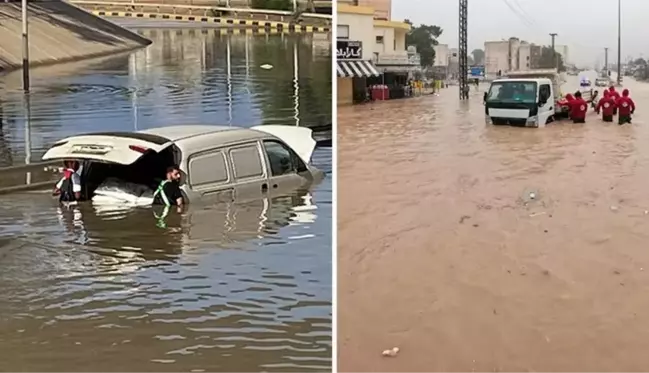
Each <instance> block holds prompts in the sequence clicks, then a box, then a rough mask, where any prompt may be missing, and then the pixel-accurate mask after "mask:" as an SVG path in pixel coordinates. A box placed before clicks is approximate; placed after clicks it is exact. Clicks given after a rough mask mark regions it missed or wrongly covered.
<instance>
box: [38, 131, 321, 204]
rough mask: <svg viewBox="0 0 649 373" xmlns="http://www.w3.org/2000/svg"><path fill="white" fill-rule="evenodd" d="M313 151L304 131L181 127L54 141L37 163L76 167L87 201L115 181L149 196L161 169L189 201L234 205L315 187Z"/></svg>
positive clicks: (309, 136) (318, 173)
mask: <svg viewBox="0 0 649 373" xmlns="http://www.w3.org/2000/svg"><path fill="white" fill-rule="evenodd" d="M315 146H316V142H315V140H314V139H313V138H312V131H311V130H310V129H308V128H304V127H293V126H256V127H252V128H238V127H226V126H210V125H185V126H172V127H160V128H153V129H148V130H144V131H137V132H104V133H90V134H85V135H78V136H72V137H69V138H66V139H63V140H61V141H58V142H57V143H55V144H54V145H53V146H52V147H51V148H50V149H49V150H48V151H47V152H46V153H45V155H44V156H43V160H57V159H60V160H65V159H73V160H79V161H80V162H82V164H83V167H82V173H81V183H82V186H83V192H82V195H83V197H84V198H86V199H91V198H92V197H94V195H95V191H96V190H97V188H99V187H100V186H102V185H103V184H105V182H112V183H114V182H115V180H119V181H121V182H123V183H131V184H136V185H140V186H146V187H148V190H149V191H150V192H151V194H152V193H153V190H155V189H156V188H157V187H158V185H159V183H160V181H161V180H162V179H163V178H164V176H165V173H166V169H167V167H169V166H171V165H178V166H179V167H180V170H181V172H182V176H183V177H182V179H181V191H182V192H183V194H184V197H185V200H186V201H187V202H189V201H195V200H197V199H201V198H203V197H216V198H218V199H220V200H223V199H227V200H232V199H234V198H235V197H237V198H238V197H245V198H248V197H251V198H254V197H256V196H262V195H266V194H274V193H285V192H288V191H290V190H295V189H300V188H303V187H308V186H309V185H310V184H311V183H313V182H314V181H318V180H319V179H321V178H322V176H323V175H324V174H323V173H322V171H320V170H318V169H316V168H315V167H313V165H311V164H310V161H311V155H312V154H313V151H314V149H315ZM144 189H146V188H144Z"/></svg>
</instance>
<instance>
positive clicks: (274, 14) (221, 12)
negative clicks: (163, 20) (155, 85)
mask: <svg viewBox="0 0 649 373" xmlns="http://www.w3.org/2000/svg"><path fill="white" fill-rule="evenodd" d="M68 2H69V3H71V4H74V5H77V6H81V7H83V8H90V9H92V10H101V9H102V8H103V9H106V8H117V9H124V10H125V11H129V12H138V11H139V12H142V13H145V12H148V13H153V12H155V13H171V14H179V13H180V14H183V13H189V14H190V15H203V16H213V17H233V18H237V17H245V18H253V17H255V18H262V19H277V18H279V19H280V21H282V22H283V21H289V20H293V19H294V14H293V12H288V11H281V10H266V9H252V8H232V7H221V6H209V5H187V4H168V3H148V2H135V1H134V2H126V1H88V0H69V1H68ZM300 18H301V19H302V20H309V19H312V20H319V21H321V22H322V21H324V22H327V23H328V24H330V23H331V21H332V15H331V14H318V13H302V14H300Z"/></svg>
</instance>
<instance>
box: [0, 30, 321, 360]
mask: <svg viewBox="0 0 649 373" xmlns="http://www.w3.org/2000/svg"><path fill="white" fill-rule="evenodd" d="M143 32H146V33H149V34H147V36H148V37H150V38H152V39H153V40H154V44H153V45H152V46H151V47H150V48H148V49H146V50H143V51H139V52H137V53H136V54H134V55H131V56H123V57H113V58H110V59H105V60H103V61H100V62H95V63H93V64H91V65H87V64H78V65H73V66H74V67H73V68H69V67H68V68H66V67H55V68H54V67H53V68H44V69H39V70H34V73H33V78H34V81H33V89H34V91H33V93H32V94H31V97H30V101H31V112H30V114H31V115H30V119H31V121H30V126H25V116H24V114H25V113H24V110H23V108H24V105H23V103H22V97H21V96H22V95H21V94H20V92H19V89H20V85H19V82H20V80H19V79H17V78H16V77H15V76H12V75H10V76H6V77H4V80H2V84H4V86H5V88H6V90H5V91H3V93H2V96H1V97H2V98H1V99H0V100H1V103H0V106H2V108H3V111H4V119H5V122H4V127H3V131H4V132H3V134H4V136H3V137H2V139H3V140H4V141H2V142H0V152H2V153H0V155H1V156H2V160H3V162H5V164H11V163H13V164H15V163H21V162H22V161H23V160H24V159H25V153H26V151H25V149H26V146H25V141H24V140H26V139H27V137H28V136H26V135H25V130H30V131H31V139H30V140H31V144H30V145H29V148H30V149H31V152H32V153H33V155H32V160H37V159H39V157H40V155H41V154H42V153H43V152H44V150H45V148H46V147H47V146H48V145H49V144H51V143H52V142H53V141H54V140H56V139H59V138H61V137H64V136H66V135H70V134H76V133H79V132H89V131H101V130H132V129H136V128H137V129H143V128H151V127H155V126H161V125H170V124H183V123H215V124H217V123H220V124H222V123H225V124H232V125H237V126H251V125H256V124H259V123H269V124H271V123H272V124H289V125H295V124H297V121H296V118H297V119H298V120H299V125H302V126H320V125H325V126H326V125H327V124H330V105H331V104H330V102H331V101H330V100H331V98H330V97H331V93H330V91H331V88H330V80H329V83H328V82H327V77H326V76H325V73H329V74H330V68H328V67H327V66H329V64H330V62H329V61H330V60H329V57H328V55H326V54H323V53H321V52H320V51H316V50H315V48H314V47H313V46H312V44H311V42H310V36H309V35H304V36H289V35H275V36H263V35H262V36H252V35H248V36H243V35H241V36H239V35H229V36H228V35H222V36H221V35H216V34H214V33H213V32H211V33H202V32H201V31H200V30H195V31H193V32H188V31H175V30H172V31H169V30H147V31H143ZM295 53H297V54H298V56H297V60H298V63H299V66H298V67H297V71H296V68H295V66H293V65H292V63H293V62H292V61H295V58H296V57H295ZM228 56H229V57H230V58H229V62H228ZM286 61H288V63H287V62H286ZM265 63H267V64H271V65H273V66H274V68H273V69H272V70H264V69H262V68H260V67H259V66H260V65H262V64H265ZM321 70H322V71H321ZM323 71H324V72H325V73H323ZM228 72H229V73H228ZM296 77H297V78H296ZM329 79H330V78H329ZM16 82H17V83H18V84H16ZM296 86H297V87H298V88H299V89H296ZM296 92H297V93H296ZM296 102H298V105H296ZM296 108H297V109H296ZM4 149H6V150H4ZM314 163H315V165H316V166H317V167H318V168H320V169H323V170H324V171H325V172H331V151H330V149H326V148H322V149H318V150H316V152H315V154H314ZM0 210H1V211H0V268H2V271H0V349H1V350H2V351H3V352H4V353H3V358H2V359H1V360H0V368H1V369H2V370H31V371H38V370H42V371H45V370H111V371H114V370H123V371H126V370H174V371H189V370H207V371H209V370H212V371H213V370H220V371H305V370H319V371H322V370H328V369H330V365H331V180H330V178H325V180H324V181H323V182H322V183H321V184H319V185H317V186H316V187H315V188H314V189H313V190H311V191H309V192H300V193H296V194H293V195H289V196H286V197H278V198H274V199H272V200H269V199H264V200H256V201H248V202H243V201H241V202H237V203H231V204H220V205H210V206H204V205H191V206H189V209H188V211H186V212H185V213H183V214H178V213H176V212H174V211H171V212H170V213H169V214H168V216H167V217H166V218H165V220H164V224H162V225H161V224H157V221H156V218H155V217H154V214H160V213H161V211H158V210H157V209H135V210H120V209H108V210H107V209H98V208H95V207H93V206H92V205H91V204H87V205H81V206H75V207H69V208H67V207H66V208H61V207H59V206H58V204H57V203H55V202H54V201H52V199H51V198H50V197H49V195H48V193H45V192H37V193H26V194H15V195H11V196H6V197H4V198H3V203H2V204H0Z"/></svg>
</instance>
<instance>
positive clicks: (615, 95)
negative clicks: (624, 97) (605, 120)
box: [608, 86, 620, 115]
mask: <svg viewBox="0 0 649 373" xmlns="http://www.w3.org/2000/svg"><path fill="white" fill-rule="evenodd" d="M608 93H609V94H610V95H611V97H612V98H613V100H615V102H617V100H618V99H619V98H620V93H619V92H618V91H616V90H615V87H614V86H610V87H608ZM613 115H617V107H616V108H615V110H613Z"/></svg>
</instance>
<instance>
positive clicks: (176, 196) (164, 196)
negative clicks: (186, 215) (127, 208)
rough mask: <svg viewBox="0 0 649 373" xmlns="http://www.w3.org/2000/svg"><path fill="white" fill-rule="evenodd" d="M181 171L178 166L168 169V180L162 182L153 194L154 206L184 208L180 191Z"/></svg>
mask: <svg viewBox="0 0 649 373" xmlns="http://www.w3.org/2000/svg"><path fill="white" fill-rule="evenodd" d="M179 181H180V169H179V168H178V166H171V167H168V168H167V175H166V179H164V180H162V181H161V182H160V185H158V189H156V191H155V192H154V193H153V204H155V205H164V206H178V207H182V206H183V204H184V202H183V195H182V192H181V191H180V183H179Z"/></svg>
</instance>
